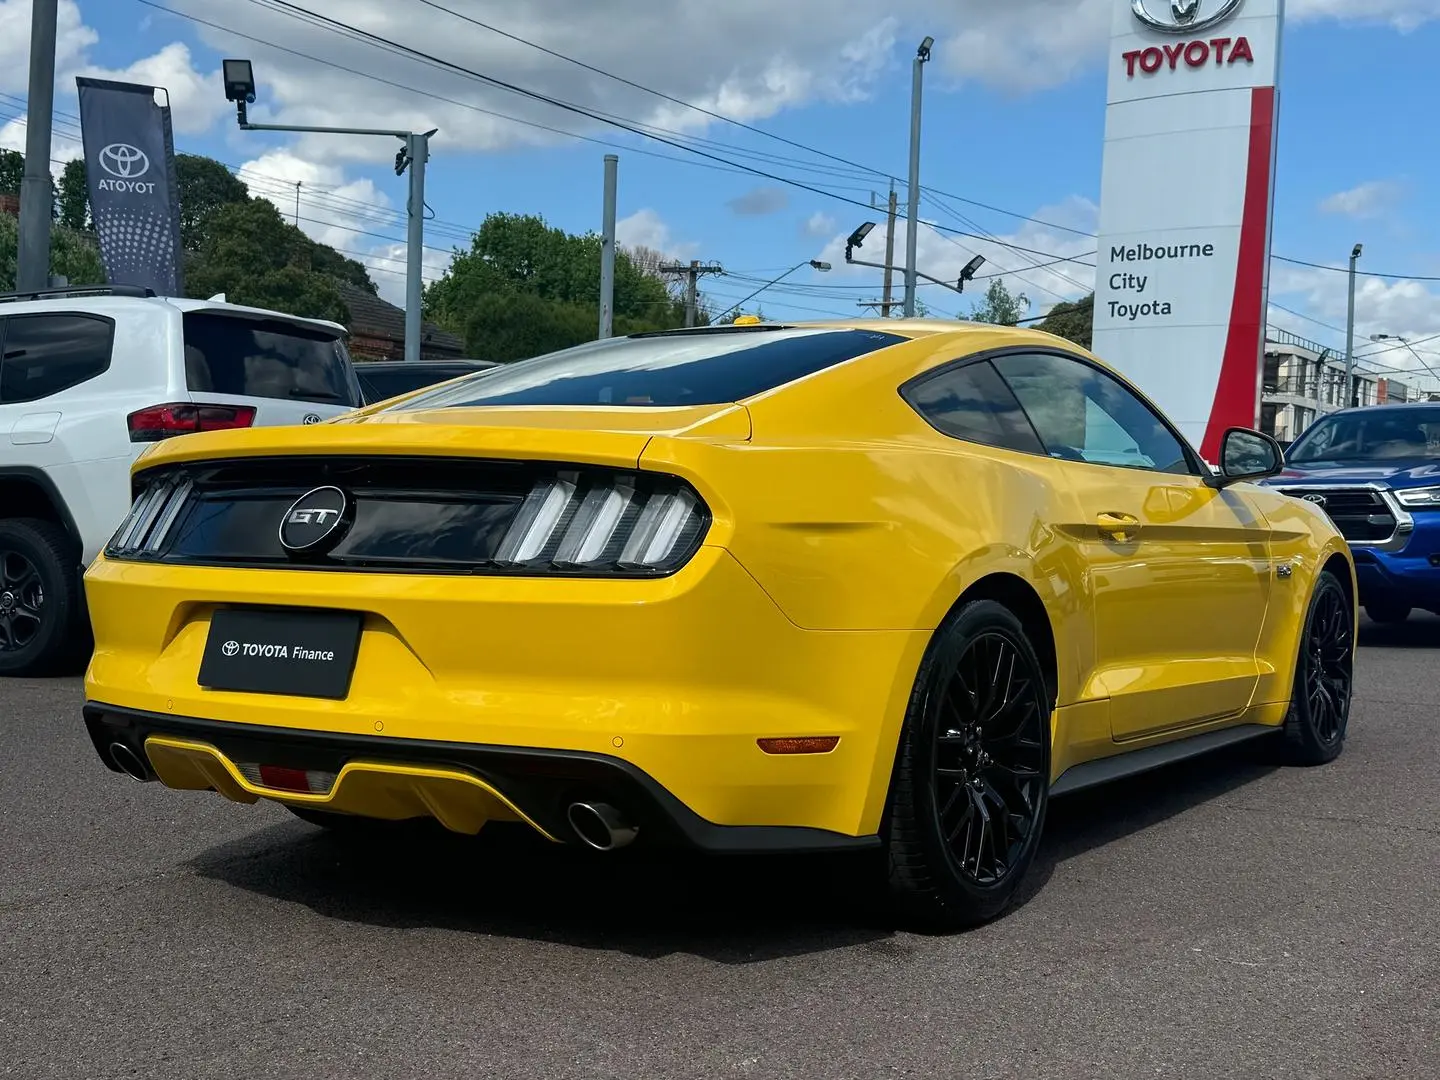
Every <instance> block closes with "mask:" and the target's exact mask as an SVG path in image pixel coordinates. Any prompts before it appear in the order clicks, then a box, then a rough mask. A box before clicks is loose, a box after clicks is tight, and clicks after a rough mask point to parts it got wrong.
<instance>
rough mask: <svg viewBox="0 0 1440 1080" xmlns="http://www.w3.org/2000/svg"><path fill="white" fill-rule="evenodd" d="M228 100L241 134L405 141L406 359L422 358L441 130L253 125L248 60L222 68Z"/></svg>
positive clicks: (399, 167)
mask: <svg viewBox="0 0 1440 1080" xmlns="http://www.w3.org/2000/svg"><path fill="white" fill-rule="evenodd" d="M220 73H221V78H222V80H223V81H224V83H225V100H227V101H233V102H235V118H236V120H237V121H238V122H239V124H240V130H242V131H299V132H308V133H312V134H320V135H382V136H385V137H386V138H394V139H400V140H402V141H403V142H404V143H405V146H404V148H403V149H402V150H401V151H400V152H399V153H398V154H396V155H395V175H396V176H400V175H402V174H403V173H404V172H405V170H406V168H407V167H408V168H409V169H410V201H409V205H408V207H407V212H408V224H409V228H408V229H407V231H406V237H405V359H406V360H419V359H420V345H421V337H422V330H421V319H420V309H421V306H422V304H423V301H424V292H423V287H424V281H423V280H422V279H421V276H420V275H421V270H422V268H423V266H424V254H425V162H426V161H428V160H429V159H430V136H432V135H434V134H435V133H436V132H437V131H438V130H439V128H431V129H430V130H429V131H425V132H420V133H416V132H413V131H391V130H388V129H380V128H339V127H310V126H304V125H292V124H252V123H250V116H249V112H248V110H247V108H246V107H247V106H249V105H253V104H255V69H254V65H253V64H251V62H250V61H249V60H239V59H230V60H223V61H221V64H220Z"/></svg>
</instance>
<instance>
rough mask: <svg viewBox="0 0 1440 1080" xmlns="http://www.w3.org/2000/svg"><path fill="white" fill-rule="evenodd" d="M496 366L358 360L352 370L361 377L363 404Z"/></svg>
mask: <svg viewBox="0 0 1440 1080" xmlns="http://www.w3.org/2000/svg"><path fill="white" fill-rule="evenodd" d="M498 366H499V365H497V364H494V363H492V362H491V361H489V360H417V361H415V362H414V363H406V362H405V361H404V360H376V361H373V362H371V363H368V364H367V363H357V364H356V365H355V373H356V374H357V375H359V376H360V391H361V393H362V394H364V396H365V404H366V405H373V404H375V402H377V401H385V400H388V399H389V398H393V397H398V396H399V395H401V394H408V393H410V392H412V391H414V390H423V389H424V388H425V387H427V386H434V385H435V384H436V383H442V382H445V381H447V380H449V379H458V378H460V376H462V375H473V374H475V373H476V372H477V371H489V370H490V369H491V368H493V367H498Z"/></svg>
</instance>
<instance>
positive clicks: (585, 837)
mask: <svg viewBox="0 0 1440 1080" xmlns="http://www.w3.org/2000/svg"><path fill="white" fill-rule="evenodd" d="M566 817H568V818H569V819H570V827H571V828H572V829H574V830H575V835H576V836H578V837H579V838H580V840H581V842H582V843H584V844H585V845H586V846H587V847H591V848H594V849H595V850H596V851H616V850H618V849H620V848H623V847H628V846H629V845H630V844H632V843H634V842H635V836H636V834H638V833H639V831H640V830H639V828H637V827H636V826H634V825H632V824H630V822H628V821H626V820H625V818H624V817H623V816H621V814H620V811H619V810H616V809H615V807H613V806H611V805H610V804H609V803H583V802H577V803H571V804H570V809H569V811H568V812H567V813H566Z"/></svg>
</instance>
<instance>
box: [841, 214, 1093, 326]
mask: <svg viewBox="0 0 1440 1080" xmlns="http://www.w3.org/2000/svg"><path fill="white" fill-rule="evenodd" d="M1034 216H1035V217H1036V218H1038V219H1041V220H1044V221H1048V222H1052V223H1053V224H1055V225H1064V226H1068V227H1070V228H1075V229H1082V230H1089V229H1093V228H1094V225H1095V217H1096V208H1095V204H1094V203H1092V202H1090V201H1089V200H1088V199H1084V198H1081V197H1080V196H1071V197H1070V198H1068V199H1066V200H1065V201H1063V202H1062V203H1060V204H1058V205H1055V206H1047V207H1042V208H1041V209H1039V210H1037V211H1036V212H1035V215H1034ZM940 224H942V225H946V226H949V227H954V228H961V226H959V225H956V224H955V223H954V222H941V223H940ZM934 225H935V222H933V221H922V222H921V224H920V229H919V234H918V236H917V237H916V260H915V261H916V266H917V268H918V269H920V270H922V271H924V272H925V273H927V274H930V275H931V276H933V277H937V278H940V279H941V280H942V281H956V280H958V279H959V277H960V271H961V270H962V269H963V268H964V266H965V264H966V263H968V262H969V261H970V260H971V259H972V258H974V257H975V256H976V255H983V256H985V260H986V261H985V265H984V266H983V267H981V268H980V271H979V273H978V274H977V276H976V280H975V281H974V282H971V283H969V284H967V285H966V287H965V292H964V294H963V295H959V296H957V295H956V294H955V293H954V292H953V291H950V290H949V289H945V288H942V287H940V286H938V285H933V284H926V283H924V279H923V278H922V279H921V285H920V287H919V291H918V294H917V295H918V296H919V297H920V299H921V300H922V301H923V302H924V303H925V305H926V306H927V307H928V308H930V309H931V310H932V311H933V312H935V313H937V314H939V313H942V312H943V313H946V314H968V313H969V311H970V309H971V307H972V306H974V304H975V303H976V302H978V301H979V300H980V298H981V296H982V295H983V294H984V291H985V289H986V288H988V287H989V284H990V281H991V280H993V279H994V278H996V277H1000V278H1003V279H1004V282H1005V285H1006V287H1007V288H1008V289H1009V290H1010V291H1011V292H1012V293H1023V294H1025V296H1026V297H1027V298H1028V299H1029V301H1030V310H1029V312H1028V314H1030V315H1040V314H1043V313H1044V312H1045V311H1047V310H1049V309H1050V308H1051V307H1053V306H1054V305H1055V304H1057V303H1059V302H1060V301H1061V300H1074V299H1077V298H1078V297H1081V296H1084V295H1085V294H1086V293H1088V292H1090V291H1092V290H1093V288H1094V285H1095V270H1094V267H1093V263H1094V261H1095V260H1094V257H1093V255H1092V254H1091V253H1092V252H1094V250H1095V240H1094V239H1093V238H1092V237H1088V236H1077V235H1076V234H1074V233H1069V232H1065V231H1064V230H1062V229H1057V228H1052V227H1051V226H1050V225H1041V224H1039V223H1038V222H1033V221H1025V222H1022V223H1021V224H1020V227H1019V228H1017V229H1016V230H1015V231H1014V232H1012V233H1008V234H998V235H996V236H995V237H994V238H993V239H985V238H975V237H969V236H956V235H953V234H950V233H946V232H942V231H940V230H938V229H936V228H935V227H934ZM903 229H904V223H903V222H901V223H899V225H898V226H897V231H896V238H895V243H896V261H897V262H899V261H900V260H901V259H902V256H901V255H900V252H901V251H902V250H903V241H902V237H903ZM967 231H968V230H967ZM846 235H848V234H845V235H838V234H837V235H835V236H834V237H833V238H832V239H831V241H830V243H829V244H828V245H827V246H826V248H825V250H824V252H822V253H821V255H820V256H819V257H820V258H821V259H824V260H826V261H828V262H830V263H832V264H833V265H834V267H835V274H836V275H843V276H844V277H846V278H850V279H852V280H856V281H876V282H878V280H879V278H880V273H881V272H880V271H879V270H874V269H871V268H868V267H860V266H854V265H847V264H846V263H845V238H846ZM1018 248H1029V249H1031V250H1030V251H1022V250H1018ZM884 252H885V237H884V235H883V234H882V233H881V232H880V230H878V229H877V230H876V231H875V232H873V233H871V234H870V239H869V240H868V241H867V242H866V246H865V247H864V248H861V249H860V250H859V251H857V252H856V253H855V257H856V258H860V259H865V260H866V261H867V262H883V261H884ZM1037 252H1044V253H1046V254H1037ZM1057 257H1058V258H1064V259H1073V260H1076V261H1071V262H1054V261H1053V260H1054V259H1055V258H1057ZM1037 263H1038V264H1040V265H1039V266H1038V267H1037V265H1036V264H1037ZM1087 263H1089V264H1092V265H1085V264H1087ZM1046 264H1051V265H1046ZM899 284H900V283H899V281H898V279H897V281H896V288H897V295H898V289H899ZM877 295H878V290H877Z"/></svg>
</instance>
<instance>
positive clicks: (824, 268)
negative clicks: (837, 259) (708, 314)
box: [715, 229, 869, 323]
mask: <svg viewBox="0 0 1440 1080" xmlns="http://www.w3.org/2000/svg"><path fill="white" fill-rule="evenodd" d="M856 231H857V232H858V231H859V230H858V229H857V230H856ZM866 231H867V232H868V231H869V230H868V229H867V230H866ZM802 266H808V267H810V268H811V269H813V270H818V271H820V272H821V273H822V274H828V273H829V272H830V264H829V263H828V262H821V261H820V260H819V259H806V260H805V261H804V262H798V263H796V264H795V265H794V266H792V267H790V269H789V270H786V271H785V273H783V274H781V275H780V276H779V277H777V278H775V280H774V281H767V282H766V283H765V284H764V285H761V286H760V288H758V289H756V290H755V291H754V292H752V293H751V294H750V295H749V296H747V297H745V299H744V300H741V301H740V302H739V303H738V304H736V305H735V306H734V307H732V308H730V309H729V311H726V312H725V314H724V315H721V316H720V318H719V319H716V320H715V321H716V322H717V323H719V322H723V321H724V319H725V315H729V314H730V312H732V311H733V312H736V313H738V312H739V311H740V309H741V308H743V307H744V306H745V305H746V304H748V303H749V302H750V301H751V300H754V299H755V297H757V296H759V295H760V294H761V293H762V292H764V291H765V290H766V289H768V288H770V286H771V285H774V284H775V283H776V282H778V281H784V280H785V279H786V278H787V277H789V276H790V275H791V274H793V273H794V272H795V271H796V270H799V269H800V268H801V267H802ZM757 321H758V320H757Z"/></svg>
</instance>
